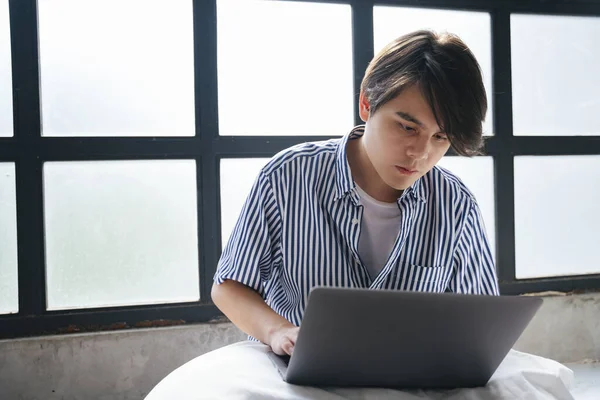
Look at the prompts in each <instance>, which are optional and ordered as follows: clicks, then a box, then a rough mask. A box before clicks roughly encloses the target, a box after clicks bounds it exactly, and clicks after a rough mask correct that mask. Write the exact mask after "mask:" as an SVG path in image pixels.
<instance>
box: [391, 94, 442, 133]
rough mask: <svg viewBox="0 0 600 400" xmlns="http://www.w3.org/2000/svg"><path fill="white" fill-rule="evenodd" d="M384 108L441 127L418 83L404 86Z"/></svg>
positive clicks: (431, 125)
mask: <svg viewBox="0 0 600 400" xmlns="http://www.w3.org/2000/svg"><path fill="white" fill-rule="evenodd" d="M382 108H385V109H387V110H388V111H389V112H392V113H397V112H400V113H405V114H410V115H411V116H413V117H414V118H416V119H417V120H419V121H420V122H422V124H423V125H424V126H425V127H427V128H432V129H434V128H437V129H439V127H438V124H437V121H436V120H435V116H434V114H433V110H432V109H431V107H430V106H429V103H428V102H427V100H426V99H425V96H423V93H422V92H421V88H420V86H419V85H418V84H415V85H411V86H408V87H406V88H404V89H403V90H402V91H401V92H400V93H399V94H398V95H397V96H396V97H394V98H393V99H391V100H390V101H389V102H387V103H386V104H384V105H383V107H382Z"/></svg>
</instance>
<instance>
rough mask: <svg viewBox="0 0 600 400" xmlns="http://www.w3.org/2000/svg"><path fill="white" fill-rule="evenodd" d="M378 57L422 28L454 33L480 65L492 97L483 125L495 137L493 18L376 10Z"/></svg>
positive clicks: (403, 9)
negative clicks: (396, 42)
mask: <svg viewBox="0 0 600 400" xmlns="http://www.w3.org/2000/svg"><path fill="white" fill-rule="evenodd" d="M373 28H374V32H373V33H374V36H375V42H374V45H375V54H377V53H378V52H379V51H380V50H381V49H382V48H384V47H385V45H387V44H388V43H389V42H391V41H392V40H394V39H396V38H397V37H399V36H402V35H404V34H407V33H410V32H412V31H416V30H419V29H430V30H433V31H436V32H450V33H454V34H456V35H458V36H459V37H460V38H461V39H462V40H463V41H464V42H465V43H466V44H467V46H469V48H470V49H471V51H472V52H473V54H474V55H475V58H477V61H478V62H479V65H480V67H481V72H482V74H483V84H484V86H485V91H486V93H487V98H488V114H487V118H486V120H485V123H484V124H483V132H484V134H486V135H492V134H493V129H494V128H493V126H494V124H493V122H494V118H493V114H492V109H493V96H492V93H493V92H492V36H491V24H490V15H489V14H488V13H484V12H473V11H448V10H435V9H425V8H410V7H374V9H373Z"/></svg>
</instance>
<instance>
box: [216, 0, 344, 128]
mask: <svg viewBox="0 0 600 400" xmlns="http://www.w3.org/2000/svg"><path fill="white" fill-rule="evenodd" d="M217 6H218V7H217V11H218V19H217V21H218V72H219V130H220V133H221V135H344V134H345V133H346V132H348V131H349V130H350V129H351V127H352V125H353V120H354V118H353V93H352V90H353V89H352V82H353V78H352V28H351V12H350V6H348V5H340V4H311V3H293V2H286V1H274V2H270V1H257V0H218V2H217Z"/></svg>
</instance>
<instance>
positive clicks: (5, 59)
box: [0, 0, 13, 137]
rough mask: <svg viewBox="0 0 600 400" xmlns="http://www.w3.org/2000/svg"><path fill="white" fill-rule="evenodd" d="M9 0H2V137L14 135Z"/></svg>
mask: <svg viewBox="0 0 600 400" xmlns="http://www.w3.org/2000/svg"><path fill="white" fill-rule="evenodd" d="M11 67H12V63H11V52H10V25H9V19H8V1H6V0H3V1H0V87H1V88H6V90H0V137H3V136H12V135H13V109H12V92H11V91H10V90H8V88H11V87H12V78H11Z"/></svg>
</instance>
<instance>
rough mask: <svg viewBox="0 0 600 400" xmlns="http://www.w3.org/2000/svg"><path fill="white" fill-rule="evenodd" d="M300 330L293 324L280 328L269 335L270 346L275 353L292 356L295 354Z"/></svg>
mask: <svg viewBox="0 0 600 400" xmlns="http://www.w3.org/2000/svg"><path fill="white" fill-rule="evenodd" d="M299 330H300V328H298V327H297V326H294V325H292V324H289V325H284V326H280V327H279V328H277V329H275V330H274V331H273V332H272V333H271V334H270V335H269V343H268V344H269V346H271V350H273V353H275V354H277V355H280V356H283V355H286V354H287V355H289V356H291V355H292V353H293V352H294V346H295V345H296V339H298V331H299Z"/></svg>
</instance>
